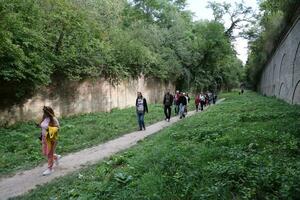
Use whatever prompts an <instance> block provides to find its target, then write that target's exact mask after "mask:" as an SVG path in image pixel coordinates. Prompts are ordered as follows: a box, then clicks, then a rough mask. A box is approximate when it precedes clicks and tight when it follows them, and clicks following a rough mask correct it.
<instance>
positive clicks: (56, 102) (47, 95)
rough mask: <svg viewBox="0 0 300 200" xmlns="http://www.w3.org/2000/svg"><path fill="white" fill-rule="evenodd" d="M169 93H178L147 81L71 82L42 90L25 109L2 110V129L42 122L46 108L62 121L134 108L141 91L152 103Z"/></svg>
mask: <svg viewBox="0 0 300 200" xmlns="http://www.w3.org/2000/svg"><path fill="white" fill-rule="evenodd" d="M167 89H170V90H171V91H174V90H175V88H174V86H173V85H171V84H165V83H162V82H159V81H155V80H146V79H145V78H144V77H141V78H139V79H138V80H127V81H123V82H121V83H120V84H119V85H116V86H113V85H111V84H109V83H108V82H107V81H105V80H103V79H101V80H94V81H83V82H73V83H70V82H68V83H65V84H62V85H60V86H57V87H52V88H51V87H47V88H44V89H42V90H40V91H39V92H37V94H35V95H34V96H33V97H32V98H30V99H28V100H27V101H26V102H25V103H24V104H23V105H18V106H13V107H11V108H9V109H5V110H0V125H3V124H12V123H15V122H17V121H27V120H37V119H40V118H41V117H42V108H43V106H44V105H46V106H51V107H52V108H53V109H54V111H55V114H56V116H58V117H60V116H69V115H74V114H80V113H90V112H101V111H110V110H111V109H112V108H117V107H118V108H125V107H129V106H134V104H135V99H136V92H137V91H141V92H142V93H143V96H144V97H145V98H146V99H147V101H148V102H150V103H160V102H162V98H163V95H164V93H165V92H166V90H167Z"/></svg>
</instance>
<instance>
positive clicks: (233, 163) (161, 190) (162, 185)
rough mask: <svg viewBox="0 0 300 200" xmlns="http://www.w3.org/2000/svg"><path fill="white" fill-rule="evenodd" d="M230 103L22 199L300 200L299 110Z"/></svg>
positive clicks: (232, 97) (265, 102)
mask: <svg viewBox="0 0 300 200" xmlns="http://www.w3.org/2000/svg"><path fill="white" fill-rule="evenodd" d="M223 97H226V101H224V102H223V103H222V104H220V105H218V106H214V107H212V108H211V109H209V110H208V111H207V112H204V113H200V114H197V115H196V116H194V117H192V118H187V119H184V120H182V121H181V122H179V123H177V124H176V125H174V126H172V127H169V128H166V129H164V130H162V131H161V132H160V133H159V134H156V135H154V136H151V137H150V138H148V139H147V140H144V141H143V142H141V143H139V145H137V146H135V147H134V148H132V149H130V150H128V151H126V152H123V153H121V154H118V155H115V156H113V157H111V158H110V159H108V160H106V161H104V162H102V163H99V164H96V165H94V166H92V167H89V168H87V169H82V170H80V171H78V172H76V173H73V174H71V175H69V176H66V177H63V178H59V179H56V180H55V181H53V182H51V183H50V184H47V185H44V186H40V187H38V188H37V189H36V190H33V191H32V192H30V193H29V194H28V195H26V196H22V197H19V198H18V199H37V198H38V199H164V200H166V199H170V200H176V199H195V200H198V199H299V197H300V148H299V147H300V120H299V119H300V106H293V105H288V104H287V103H284V102H282V101H279V100H276V99H273V98H267V97H263V96H259V95H257V94H255V93H252V92H247V93H246V94H244V95H237V94H236V93H231V94H225V95H223Z"/></svg>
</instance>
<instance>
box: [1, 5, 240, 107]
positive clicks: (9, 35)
mask: <svg viewBox="0 0 300 200" xmlns="http://www.w3.org/2000/svg"><path fill="white" fill-rule="evenodd" d="M185 6H186V1H185V0H132V1H126V0H43V1H38V0H28V1H23V0H10V1H4V0H0V14H1V18H0V85H1V86H0V92H1V96H3V99H2V101H10V99H12V98H19V99H21V98H23V97H24V96H26V95H28V94H31V92H32V91H34V90H35V89H37V88H39V87H41V86H45V85H49V84H51V83H53V81H54V80H56V81H57V80H59V81H61V80H82V79H86V78H99V77H104V78H106V79H107V80H110V81H112V82H115V81H119V80H122V79H124V78H129V77H132V78H137V77H138V76H140V75H141V74H144V75H145V76H146V77H147V78H156V79H159V80H162V81H172V82H174V83H177V86H178V87H180V88H181V89H191V90H195V91H200V90H206V89H217V88H219V89H220V88H232V87H234V86H236V85H237V84H238V82H239V78H240V76H241V70H242V67H241V66H242V63H241V62H240V61H239V60H238V59H237V57H236V53H235V51H234V49H233V48H232V45H231V43H230V42H231V41H230V37H228V35H226V34H225V33H226V30H225V28H224V26H223V24H222V23H221V21H196V22H194V21H193V20H192V14H191V13H190V12H189V11H187V10H186V9H185Z"/></svg>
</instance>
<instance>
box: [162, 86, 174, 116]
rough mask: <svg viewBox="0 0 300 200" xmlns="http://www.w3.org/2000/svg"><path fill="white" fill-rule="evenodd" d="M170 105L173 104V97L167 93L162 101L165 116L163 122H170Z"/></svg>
mask: <svg viewBox="0 0 300 200" xmlns="http://www.w3.org/2000/svg"><path fill="white" fill-rule="evenodd" d="M172 103H173V95H171V94H170V92H169V91H168V92H167V93H166V94H165V96H164V100H163V104H164V112H165V116H166V118H165V120H167V121H168V122H169V121H170V118H171V110H172V109H171V107H172Z"/></svg>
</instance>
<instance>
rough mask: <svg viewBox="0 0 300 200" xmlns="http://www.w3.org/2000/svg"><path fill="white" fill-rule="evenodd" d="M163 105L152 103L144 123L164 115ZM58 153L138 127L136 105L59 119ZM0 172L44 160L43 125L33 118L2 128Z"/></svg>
mask: <svg viewBox="0 0 300 200" xmlns="http://www.w3.org/2000/svg"><path fill="white" fill-rule="evenodd" d="M163 115H164V114H163V109H162V106H161V105H153V104H152V105H151V104H150V105H149V113H148V114H146V115H145V123H146V126H147V124H148V125H149V124H152V123H154V122H157V121H160V120H162V119H163V118H164V116H163ZM60 125H61V130H60V135H59V141H58V145H57V152H58V153H59V154H62V155H64V154H66V153H70V152H74V151H77V150H81V149H84V148H86V147H90V146H93V145H97V144H100V143H103V142H105V141H108V140H110V139H113V138H116V137H117V136H120V135H123V134H125V133H129V132H131V131H135V130H137V127H138V125H137V120H136V114H135V110H134V108H126V109H122V110H120V109H113V110H112V111H111V112H110V113H105V112H103V113H93V114H84V115H78V116H73V117H67V118H62V119H60ZM0 134H1V145H0V152H1V153H0V157H1V160H0V176H3V175H7V174H9V173H13V172H16V171H17V170H22V169H26V168H30V167H33V166H36V165H38V164H39V163H41V162H43V161H45V158H44V157H43V156H42V154H41V144H40V141H39V140H38V136H39V134H40V129H39V128H36V127H35V125H34V123H33V122H29V123H18V124H16V125H13V126H11V127H8V128H0Z"/></svg>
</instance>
